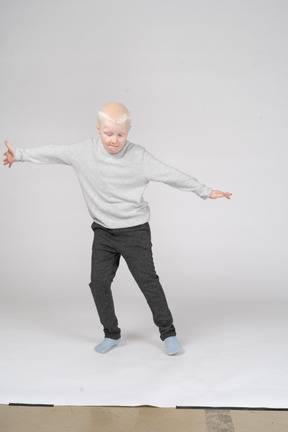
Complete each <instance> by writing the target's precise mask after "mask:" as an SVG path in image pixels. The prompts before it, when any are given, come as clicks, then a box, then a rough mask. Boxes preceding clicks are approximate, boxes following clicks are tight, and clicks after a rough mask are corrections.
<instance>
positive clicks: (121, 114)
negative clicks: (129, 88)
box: [97, 102, 131, 125]
mask: <svg viewBox="0 0 288 432" xmlns="http://www.w3.org/2000/svg"><path fill="white" fill-rule="evenodd" d="M97 118H98V123H99V124H100V123H101V120H103V119H105V120H110V121H112V122H114V123H117V124H123V123H126V122H127V123H129V125H130V123H131V115H130V112H129V110H128V109H127V107H126V106H125V105H123V104H122V103H120V102H108V103H106V104H105V105H103V107H102V108H101V109H100V110H99V111H98V116H97Z"/></svg>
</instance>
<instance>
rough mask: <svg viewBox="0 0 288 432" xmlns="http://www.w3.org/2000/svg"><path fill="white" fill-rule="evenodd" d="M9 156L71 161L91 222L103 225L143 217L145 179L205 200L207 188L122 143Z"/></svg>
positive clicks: (129, 222)
mask: <svg viewBox="0 0 288 432" xmlns="http://www.w3.org/2000/svg"><path fill="white" fill-rule="evenodd" d="M14 155H15V160H16V161H21V162H34V163H37V164H50V163H51V164H52V163H55V164H66V165H71V166H72V167H73V168H74V170H75V172H76V174H77V176H78V179H79V182H80V185H81V189H82V192H83V195H84V198H85V201H86V204H87V207H88V210H89V213H90V215H91V216H92V218H93V220H94V221H95V222H96V223H98V224H100V225H102V226H104V227H106V228H111V229H112V228H127V227H132V226H136V225H140V224H144V223H146V222H148V221H149V218H150V209H149V205H148V203H147V202H146V201H145V200H144V198H143V194H144V192H145V189H146V187H147V185H148V183H149V181H151V180H153V181H157V182H163V183H166V184H168V185H170V186H173V187H175V188H177V189H180V190H183V191H188V192H195V193H196V194H197V195H199V196H200V197H201V198H203V199H206V198H208V197H209V195H210V194H211V192H212V189H211V188H209V187H208V186H205V185H204V184H201V183H199V182H198V180H196V179H195V178H193V177H191V176H190V175H188V174H185V173H183V172H181V171H179V170H177V169H176V168H173V167H171V166H168V165H166V164H164V163H163V162H161V161H159V160H158V159H156V158H155V157H154V156H152V155H151V154H150V153H148V152H147V151H146V150H145V149H144V147H142V146H140V145H137V144H132V143H131V142H129V141H127V142H126V144H125V146H124V147H123V149H122V150H121V151H120V152H118V153H114V154H111V153H109V152H108V151H107V150H106V149H105V147H104V146H103V144H102V142H101V140H100V138H98V139H96V138H90V139H87V140H85V141H82V142H80V143H78V144H72V145H46V146H41V147H34V148H30V149H23V148H16V149H15V152H14Z"/></svg>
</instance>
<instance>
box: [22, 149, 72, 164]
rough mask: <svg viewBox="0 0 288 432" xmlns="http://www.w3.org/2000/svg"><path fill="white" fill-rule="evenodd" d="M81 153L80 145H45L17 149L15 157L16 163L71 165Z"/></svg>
mask: <svg viewBox="0 0 288 432" xmlns="http://www.w3.org/2000/svg"><path fill="white" fill-rule="evenodd" d="M79 151H80V148H79V144H72V145H45V146H40V147H32V148H29V149H24V148H20V147H17V148H16V149H15V150H14V157H15V161H16V162H33V163H36V164H64V165H71V164H72V161H73V159H74V157H75V156H76V155H77V153H78V152H79Z"/></svg>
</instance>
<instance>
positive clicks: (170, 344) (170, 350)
mask: <svg viewBox="0 0 288 432" xmlns="http://www.w3.org/2000/svg"><path fill="white" fill-rule="evenodd" d="M164 342H165V345H166V350H167V354H168V355H170V356H171V355H174V354H177V353H179V352H180V351H181V350H182V346H181V344H180V342H179V340H178V339H177V337H176V336H170V337H168V338H166V339H165V341H164Z"/></svg>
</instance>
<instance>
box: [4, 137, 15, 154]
mask: <svg viewBox="0 0 288 432" xmlns="http://www.w3.org/2000/svg"><path fill="white" fill-rule="evenodd" d="M5 145H6V147H7V148H8V150H9V151H10V152H11V153H12V154H13V155H14V149H13V147H12V146H10V145H9V144H8V141H7V140H5Z"/></svg>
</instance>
